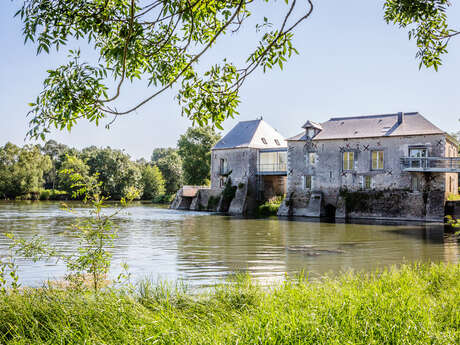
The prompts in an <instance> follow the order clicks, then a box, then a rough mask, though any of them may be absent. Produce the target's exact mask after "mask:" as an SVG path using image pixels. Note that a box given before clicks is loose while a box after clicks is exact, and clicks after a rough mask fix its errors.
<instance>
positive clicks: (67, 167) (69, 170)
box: [58, 155, 89, 195]
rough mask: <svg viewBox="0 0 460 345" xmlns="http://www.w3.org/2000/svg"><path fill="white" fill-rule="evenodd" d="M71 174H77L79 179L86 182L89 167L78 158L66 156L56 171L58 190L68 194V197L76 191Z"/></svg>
mask: <svg viewBox="0 0 460 345" xmlns="http://www.w3.org/2000/svg"><path fill="white" fill-rule="evenodd" d="M73 174H78V176H81V179H84V180H88V177H89V167H88V165H86V163H85V162H84V161H83V160H81V159H80V158H78V157H76V156H73V155H71V156H70V155H68V156H66V158H65V160H64V162H63V163H62V165H61V169H60V170H59V171H58V188H59V190H63V191H66V192H68V193H69V195H72V192H74V191H75V190H76V188H75V187H74V185H75V181H74V180H72V175H73Z"/></svg>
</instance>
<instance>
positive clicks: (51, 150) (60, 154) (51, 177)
mask: <svg viewBox="0 0 460 345" xmlns="http://www.w3.org/2000/svg"><path fill="white" fill-rule="evenodd" d="M68 150H69V148H68V147H67V146H66V145H64V144H60V143H58V142H56V141H55V140H48V141H47V142H46V143H45V145H43V147H42V153H43V154H45V155H47V156H48V157H49V158H50V159H51V165H52V166H51V169H50V170H49V171H48V172H47V173H46V174H45V176H44V177H45V188H48V189H55V188H56V183H57V175H58V172H59V169H60V165H61V159H62V158H64V159H65V155H66V152H67V151H68Z"/></svg>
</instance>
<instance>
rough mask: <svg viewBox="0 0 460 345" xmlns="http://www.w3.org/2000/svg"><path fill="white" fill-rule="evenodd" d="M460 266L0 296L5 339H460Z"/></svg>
mask: <svg viewBox="0 0 460 345" xmlns="http://www.w3.org/2000/svg"><path fill="white" fill-rule="evenodd" d="M459 296H460V266H459V265H456V264H450V265H444V264H431V265H421V264H420V265H403V266H401V267H399V268H396V267H393V268H390V269H385V270H381V271H377V272H373V273H344V274H339V275H337V276H335V277H324V278H321V279H318V280H306V279H305V278H303V277H299V278H297V279H288V280H287V281H286V282H284V283H280V284H277V285H273V286H271V288H269V289H263V288H261V286H260V285H258V284H257V283H255V282H254V281H252V280H250V279H249V278H247V277H245V276H238V277H236V278H235V279H233V281H230V282H228V283H227V284H224V285H218V286H216V287H214V288H207V289H205V290H202V291H201V292H198V293H196V294H194V295H192V294H190V293H187V290H185V289H183V288H182V287H181V286H178V287H176V286H174V285H173V286H168V285H167V284H162V285H161V284H153V283H150V284H147V283H143V284H141V285H140V286H139V290H138V292H137V293H133V294H130V293H127V292H124V291H117V290H107V291H101V293H100V294H99V295H98V299H95V298H93V296H91V295H88V294H85V293H82V292H80V291H75V290H62V289H61V290H58V289H49V288H44V289H26V290H24V291H21V292H19V293H11V294H7V295H3V296H0V320H2V322H0V342H1V343H2V344H5V345H10V344H61V343H68V344H84V343H86V344H90V343H93V344H131V345H135V344H148V343H155V344H190V345H194V344H200V345H205V344H284V345H289V344H317V345H321V344H324V345H326V344H327V345H330V344H382V345H385V344H387V345H388V344H440V345H451V344H458V343H459V339H460V329H459V327H458V326H459V322H460V315H459V312H458V306H459V303H460V300H459Z"/></svg>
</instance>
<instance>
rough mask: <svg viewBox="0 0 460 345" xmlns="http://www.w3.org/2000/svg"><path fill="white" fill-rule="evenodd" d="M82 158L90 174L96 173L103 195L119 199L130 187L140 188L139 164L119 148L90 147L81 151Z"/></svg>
mask: <svg viewBox="0 0 460 345" xmlns="http://www.w3.org/2000/svg"><path fill="white" fill-rule="evenodd" d="M82 159H83V160H84V161H85V162H86V164H88V166H89V173H90V175H95V174H98V179H99V181H100V182H101V184H102V186H101V188H102V192H101V193H102V195H103V196H105V197H111V198H113V199H121V198H122V197H123V196H125V195H126V193H127V191H128V190H130V189H132V188H135V189H137V190H139V191H140V190H141V189H142V183H141V178H142V176H141V171H140V169H139V166H138V165H137V164H136V163H134V162H132V161H131V160H130V157H129V155H127V154H126V153H124V152H122V151H121V150H113V149H111V148H110V147H107V148H105V149H98V148H95V147H91V148H88V149H86V150H83V151H82Z"/></svg>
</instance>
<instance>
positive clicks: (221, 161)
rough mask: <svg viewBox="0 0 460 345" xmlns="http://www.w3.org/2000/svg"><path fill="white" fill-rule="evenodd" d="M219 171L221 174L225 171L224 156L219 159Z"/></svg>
mask: <svg viewBox="0 0 460 345" xmlns="http://www.w3.org/2000/svg"><path fill="white" fill-rule="evenodd" d="M219 172H220V173H221V174H226V173H227V160H226V159H225V158H221V159H220V161H219Z"/></svg>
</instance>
